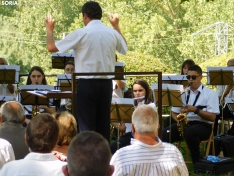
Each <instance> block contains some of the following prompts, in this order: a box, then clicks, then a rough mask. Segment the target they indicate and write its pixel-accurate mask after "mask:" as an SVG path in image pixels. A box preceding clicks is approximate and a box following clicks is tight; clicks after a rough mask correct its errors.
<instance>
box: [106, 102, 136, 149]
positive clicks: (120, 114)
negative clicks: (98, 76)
mask: <svg viewBox="0 0 234 176" xmlns="http://www.w3.org/2000/svg"><path fill="white" fill-rule="evenodd" d="M133 101H134V100H133V98H112V100H111V110H110V113H111V115H110V117H111V122H118V123H119V125H120V123H123V122H124V123H126V122H127V123H131V121H132V120H131V119H132V113H133V111H134V106H133ZM119 125H118V137H117V149H119V144H120V142H119Z"/></svg>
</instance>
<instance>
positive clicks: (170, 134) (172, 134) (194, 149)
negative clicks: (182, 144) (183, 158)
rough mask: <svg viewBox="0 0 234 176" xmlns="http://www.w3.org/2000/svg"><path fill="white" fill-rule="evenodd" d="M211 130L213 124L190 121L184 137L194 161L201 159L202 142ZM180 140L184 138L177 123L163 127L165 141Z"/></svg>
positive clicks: (163, 139)
mask: <svg viewBox="0 0 234 176" xmlns="http://www.w3.org/2000/svg"><path fill="white" fill-rule="evenodd" d="M211 130H212V125H211V124H208V123H204V122H198V121H190V122H189V126H188V127H187V128H186V129H185V132H184V139H185V141H186V144H187V145H188V148H189V150H190V153H191V158H192V161H193V163H195V162H196V161H198V160H199V159H200V142H201V141H202V140H207V139H208V138H209V137H210V134H211ZM170 139H171V140H170ZM180 140H182V139H181V137H180V135H179V133H178V130H177V124H172V125H171V127H167V128H164V129H163V133H162V141H163V142H170V143H173V142H176V141H180Z"/></svg>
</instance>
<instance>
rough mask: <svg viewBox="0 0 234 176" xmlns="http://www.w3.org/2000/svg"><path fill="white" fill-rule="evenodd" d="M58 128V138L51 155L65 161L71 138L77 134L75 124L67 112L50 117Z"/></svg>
mask: <svg viewBox="0 0 234 176" xmlns="http://www.w3.org/2000/svg"><path fill="white" fill-rule="evenodd" d="M52 116H53V117H54V118H55V120H56V121H57V123H58V126H59V138H58V142H57V145H56V146H55V148H54V151H53V153H54V154H55V156H56V157H57V158H58V159H60V160H62V161H66V159H67V157H66V155H67V149H68V146H69V144H70V142H71V140H72V138H73V137H75V135H76V134H77V124H76V119H75V118H74V116H73V115H72V114H71V113H69V112H67V111H63V112H57V113H55V114H53V115H52Z"/></svg>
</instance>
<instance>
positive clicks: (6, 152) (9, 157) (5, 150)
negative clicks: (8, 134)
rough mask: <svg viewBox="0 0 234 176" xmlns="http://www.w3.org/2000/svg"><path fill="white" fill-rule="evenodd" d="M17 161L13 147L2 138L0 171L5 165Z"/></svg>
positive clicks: (0, 143)
mask: <svg viewBox="0 0 234 176" xmlns="http://www.w3.org/2000/svg"><path fill="white" fill-rule="evenodd" d="M13 160H15V154H14V151H13V148H12V145H11V144H10V143H9V142H8V141H7V140H5V139H2V138H0V170H1V169H2V167H3V165H4V164H6V163H8V162H10V161H13Z"/></svg>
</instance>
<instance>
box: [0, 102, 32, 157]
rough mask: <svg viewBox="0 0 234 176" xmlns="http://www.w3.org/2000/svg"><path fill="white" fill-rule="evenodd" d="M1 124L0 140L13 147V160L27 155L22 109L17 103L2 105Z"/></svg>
mask: <svg viewBox="0 0 234 176" xmlns="http://www.w3.org/2000/svg"><path fill="white" fill-rule="evenodd" d="M1 108H2V116H1V120H2V124H0V138H3V139H5V140H7V141H8V142H10V144H11V145H12V147H13V150H14V154H15V159H17V160H18V159H22V158H24V157H25V156H26V155H27V154H28V153H29V150H28V147H27V145H26V144H25V140H24V135H25V128H24V127H23V126H22V123H23V122H24V121H25V116H24V107H23V106H22V105H21V104H20V103H19V102H17V101H8V102H5V103H4V104H3V105H2V107H1Z"/></svg>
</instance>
